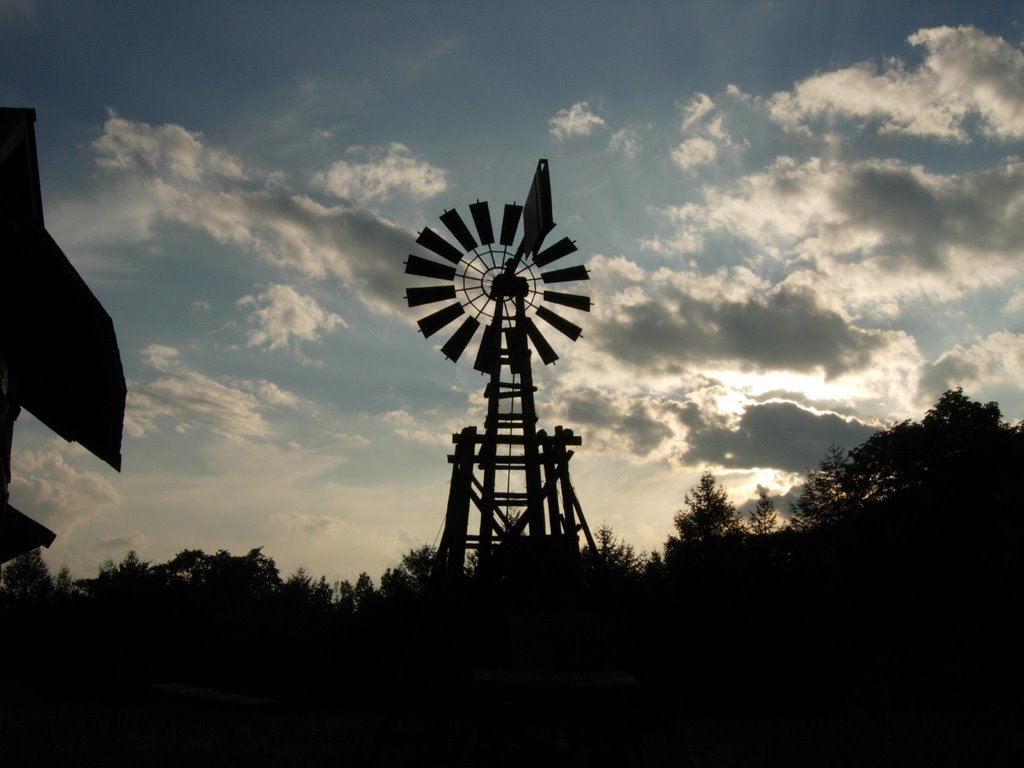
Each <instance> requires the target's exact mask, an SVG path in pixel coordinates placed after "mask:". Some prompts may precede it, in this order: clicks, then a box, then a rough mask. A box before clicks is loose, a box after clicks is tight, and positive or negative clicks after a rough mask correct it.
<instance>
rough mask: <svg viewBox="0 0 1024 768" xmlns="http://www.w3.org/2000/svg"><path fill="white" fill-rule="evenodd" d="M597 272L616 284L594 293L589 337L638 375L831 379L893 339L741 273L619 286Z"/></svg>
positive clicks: (610, 267)
mask: <svg viewBox="0 0 1024 768" xmlns="http://www.w3.org/2000/svg"><path fill="white" fill-rule="evenodd" d="M603 271H607V272H608V273H613V272H616V271H617V272H618V274H619V277H618V279H613V280H608V281H603V282H602V284H599V285H598V288H599V289H600V290H601V291H602V295H601V297H600V300H599V301H598V302H597V310H596V311H595V313H594V321H595V327H594V329H593V333H592V335H591V338H593V339H596V341H594V342H593V343H594V344H595V345H597V347H598V348H599V349H601V350H602V351H604V352H605V353H607V354H609V355H611V356H612V357H614V358H615V359H616V360H619V361H621V362H624V363H627V364H629V365H631V366H633V367H635V368H637V369H644V370H647V371H683V370H685V369H687V368H692V367H695V366H701V365H709V364H716V365H735V366H739V367H740V368H741V369H755V370H761V371H767V370H778V369H783V370H793V371H813V370H822V371H824V372H825V374H826V375H827V376H837V375H840V374H843V373H846V372H849V371H852V370H855V369H859V368H862V367H864V366H866V365H867V364H868V363H869V362H870V361H871V359H872V357H873V355H874V354H875V353H876V352H880V351H881V350H883V349H884V348H885V347H886V346H887V345H888V344H889V343H890V342H891V341H892V339H891V336H892V335H893V334H890V333H883V332H880V331H872V330H864V329H860V328H857V327H856V326H854V325H852V324H851V323H849V322H848V321H847V320H846V319H845V318H843V317H842V316H841V315H839V314H838V313H836V312H834V311H832V310H829V309H827V308H823V307H821V306H820V305H819V304H818V303H817V302H816V300H815V298H814V296H813V295H812V294H810V293H809V292H806V291H795V290H789V289H787V288H786V287H784V286H783V287H774V288H770V287H768V286H767V284H766V283H765V282H764V281H762V280H760V279H758V278H756V277H755V276H754V275H753V274H752V273H751V272H750V271H749V270H745V269H743V268H739V269H735V270H732V271H725V270H722V271H719V272H718V273H716V274H715V275H712V276H709V277H705V276H702V275H700V274H698V273H696V272H692V273H691V272H674V271H671V270H669V269H664V268H663V269H659V270H655V271H654V272H652V273H641V275H640V276H639V277H638V278H634V279H633V280H627V279H626V278H625V274H626V272H625V271H624V270H621V269H619V270H616V268H615V265H614V264H612V263H610V262H609V261H608V260H605V259H604V258H603V257H599V258H598V259H595V261H594V272H595V273H597V274H600V273H602V272H603ZM605 291H610V292H609V293H604V292H605Z"/></svg>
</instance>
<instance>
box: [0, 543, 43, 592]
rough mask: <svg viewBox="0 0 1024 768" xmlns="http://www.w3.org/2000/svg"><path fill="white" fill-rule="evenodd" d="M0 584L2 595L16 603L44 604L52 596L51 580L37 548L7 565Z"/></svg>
mask: <svg viewBox="0 0 1024 768" xmlns="http://www.w3.org/2000/svg"><path fill="white" fill-rule="evenodd" d="M2 583H3V593H4V595H5V596H6V597H8V598H9V599H10V600H12V601H13V602H16V603H23V604H24V603H34V604H39V603H45V602H46V601H47V600H49V599H50V597H52V596H53V578H52V577H51V576H50V569H49V568H48V567H47V566H46V561H45V560H43V556H42V554H41V553H40V551H39V548H38V547H37V548H36V549H30V550H29V551H28V552H23V553H22V554H20V555H18V556H17V557H16V558H14V559H13V560H11V561H10V562H9V563H7V565H5V566H4V569H3V577H2Z"/></svg>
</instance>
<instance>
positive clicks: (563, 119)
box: [548, 101, 604, 141]
mask: <svg viewBox="0 0 1024 768" xmlns="http://www.w3.org/2000/svg"><path fill="white" fill-rule="evenodd" d="M548 125H550V126H551V127H550V128H549V129H548V130H549V133H550V134H551V136H552V137H554V139H555V140H556V141H565V140H566V139H569V138H573V137H574V136H589V135H590V134H591V133H593V132H594V130H595V129H596V128H601V127H603V126H604V120H603V119H602V118H600V117H598V116H597V115H595V114H594V113H593V112H591V111H590V106H589V105H588V104H587V102H585V101H578V102H576V103H575V104H573V105H572V106H571V107H568V108H567V109H560V110H558V112H557V113H556V114H555V116H554V117H552V118H551V119H550V120H548Z"/></svg>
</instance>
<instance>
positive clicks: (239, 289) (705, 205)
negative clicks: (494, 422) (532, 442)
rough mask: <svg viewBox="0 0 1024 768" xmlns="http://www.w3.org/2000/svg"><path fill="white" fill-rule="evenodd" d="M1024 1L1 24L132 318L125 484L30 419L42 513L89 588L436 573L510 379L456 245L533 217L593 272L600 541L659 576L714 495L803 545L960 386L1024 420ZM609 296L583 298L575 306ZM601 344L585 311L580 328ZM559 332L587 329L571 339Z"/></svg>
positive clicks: (138, 8) (576, 468)
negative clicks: (779, 519)
mask: <svg viewBox="0 0 1024 768" xmlns="http://www.w3.org/2000/svg"><path fill="white" fill-rule="evenodd" d="M1021 21H1024V5H1022V3H1020V2H1007V1H1006V0H1002V1H1001V2H978V0H973V1H972V2H941V1H936V0H929V1H928V2H901V3H892V2H884V3H882V2H833V3H818V2H800V1H796V0H793V1H786V0H780V1H778V2H746V1H743V0H734V1H731V2H673V3H667V2H666V3H635V4H629V5H628V6H627V5H626V4H622V3H609V2H605V3H602V2H586V3H583V2H578V3H577V2H545V3H530V2H522V3H516V4H508V3H491V2H472V3H461V2H448V3H444V2H441V3H421V2H410V3H403V2H391V3H379V4H378V3H348V2H342V3H319V2H311V3H304V4H283V3H265V2H258V1H254V2H250V3H247V4H245V10H244V12H243V11H241V10H240V7H239V6H238V4H233V3H220V2H210V0H206V1H205V2H203V3H192V2H177V3H133V4H125V3H113V2H57V1H53V2H51V1H48V0H37V1H36V2H32V1H28V0H22V1H20V2H19V1H17V0H15V1H14V2H12V0H0V105H3V106H10V107H32V108H34V109H35V110H36V113H37V123H36V135H37V140H38V150H39V165H40V176H41V184H42V192H43V201H44V211H45V216H46V224H47V228H48V229H49V231H50V232H51V233H52V234H53V235H54V237H55V239H56V240H57V242H58V243H60V245H61V247H62V248H63V250H64V252H65V253H66V254H67V256H68V258H69V259H70V260H71V262H72V263H73V264H74V265H75V267H76V268H77V269H78V270H79V272H80V273H81V274H82V276H83V277H84V278H85V280H86V282H87V283H88V284H89V285H90V287H91V288H92V290H93V292H94V293H95V294H96V296H97V297H98V298H99V299H100V301H101V302H102V303H103V305H104V306H105V307H106V309H107V311H108V312H109V313H110V315H111V317H112V318H113V320H114V325H115V328H116V330H117V334H118V341H119V345H120V349H121V357H122V361H123V364H124V370H125V376H126V379H127V382H128V404H127V412H126V416H125V427H124V444H123V471H122V472H121V473H120V474H118V473H117V472H115V471H114V470H112V469H110V468H109V467H108V466H107V465H105V464H103V463H102V462H101V461H99V460H98V459H96V458H95V457H94V456H92V455H91V454H89V453H88V452H86V451H85V450H84V449H82V448H81V447H79V446H77V445H74V444H70V443H67V442H65V441H64V440H63V439H61V438H59V437H57V436H56V435H54V434H53V433H51V432H49V431H48V430H47V429H46V428H45V427H43V426H42V425H40V424H39V423H38V422H36V421H35V420H34V419H33V418H32V417H31V415H29V414H23V415H22V416H21V417H20V418H19V421H18V423H17V427H16V432H15V451H14V457H13V471H14V477H13V480H12V484H11V502H12V503H13V504H14V505H15V506H17V507H18V508H19V509H21V510H22V511H23V512H25V513H26V514H29V515H30V516H32V517H34V518H36V519H37V520H39V521H40V522H43V523H44V524H46V525H47V526H49V527H50V528H51V529H53V530H54V531H55V532H56V533H57V540H56V541H55V543H54V544H53V546H52V547H51V548H50V549H49V550H48V551H47V552H45V555H44V556H45V558H46V560H47V561H48V562H49V563H50V565H51V567H53V568H57V567H59V566H60V565H67V566H68V567H69V568H70V569H71V570H72V573H73V574H75V575H76V576H91V575H94V574H95V573H96V569H97V568H98V566H99V564H100V563H101V562H102V561H104V560H105V559H107V558H113V559H114V560H119V559H120V558H121V557H122V556H123V555H124V554H125V553H126V552H127V551H128V550H129V549H134V550H136V551H137V552H138V553H139V555H140V556H141V557H142V558H143V559H145V560H149V561H151V562H163V561H165V560H167V559H169V558H171V557H172V556H173V555H174V554H176V553H177V552H179V551H180V550H182V549H185V548H200V549H203V550H205V551H207V552H214V551H217V550H219V549H226V550H228V551H230V552H232V553H234V554H243V553H245V552H247V551H249V550H250V549H252V548H254V547H263V548H264V549H263V551H264V552H265V553H266V554H268V555H270V556H271V557H273V558H274V559H275V561H276V562H277V564H278V566H279V567H280V569H281V571H282V573H283V574H284V575H287V574H289V573H291V572H293V571H294V570H295V569H296V568H298V567H299V566H303V567H304V568H306V570H307V571H308V572H310V573H312V574H314V575H317V576H318V575H325V576H326V577H327V578H328V579H329V580H331V581H335V580H338V579H343V578H348V579H353V578H354V577H355V576H356V575H357V574H358V573H359V572H361V571H366V572H368V573H370V574H371V575H372V576H374V577H377V576H379V574H380V573H381V572H383V570H384V569H385V568H386V567H388V566H391V565H394V564H395V563H397V561H398V558H399V557H400V556H401V554H402V553H404V552H406V551H408V550H409V549H410V548H412V547H416V546H419V545H421V544H424V543H435V542H436V540H437V537H438V534H439V532H440V529H441V525H442V523H443V517H444V509H445V503H446V499H447V493H448V479H449V472H450V468H449V465H448V463H447V459H446V457H447V454H448V452H449V451H450V450H451V435H452V433H453V432H457V431H459V430H460V429H461V428H462V427H464V426H469V425H481V424H482V420H483V406H484V400H483V387H484V384H485V382H484V380H483V379H482V378H481V376H480V374H478V373H476V372H475V371H473V370H472V365H471V361H466V360H463V361H460V362H459V363H458V364H455V365H453V364H452V363H451V362H449V361H447V360H445V359H444V357H443V356H442V355H441V354H440V352H439V349H440V346H441V345H442V344H443V343H444V340H445V338H446V334H439V335H437V336H434V337H431V338H429V339H424V338H423V336H422V335H421V334H420V333H419V332H418V330H417V327H416V324H415V321H416V320H417V319H418V318H420V317H422V316H423V314H424V312H423V311H422V308H420V309H417V310H410V309H409V308H408V307H406V304H405V301H404V300H403V296H404V290H405V288H406V286H407V285H408V281H407V279H406V276H405V275H404V274H403V270H404V266H403V262H404V261H405V260H406V258H407V256H408V254H410V253H420V254H423V253H424V252H423V251H422V250H417V248H418V247H417V246H415V245H414V243H413V241H414V240H415V238H416V235H417V233H418V232H419V231H420V230H421V229H422V228H423V227H425V226H429V227H431V228H433V229H437V230H440V231H444V230H443V227H442V225H441V224H440V222H439V221H438V216H440V215H441V214H442V213H443V212H444V211H445V210H447V209H450V208H457V209H459V210H460V212H461V213H462V214H463V216H464V217H466V218H467V220H468V204H469V203H472V202H474V201H476V200H478V199H479V200H487V201H489V202H490V203H491V206H492V213H493V212H494V211H495V210H496V209H497V207H498V206H500V205H501V204H502V203H506V202H512V201H518V202H522V201H523V200H524V199H525V196H526V193H527V190H528V189H529V185H530V182H531V180H532V177H533V172H534V169H535V167H536V164H537V161H538V159H540V158H544V159H547V160H548V162H549V167H550V174H551V187H552V199H553V212H554V220H555V222H556V224H557V226H556V228H555V230H554V233H553V234H552V237H556V236H557V237H559V238H560V237H563V236H569V237H571V238H572V239H573V240H575V242H576V245H577V247H578V249H579V257H580V260H581V261H580V263H586V264H587V266H588V268H589V269H590V271H591V280H590V281H589V285H588V288H589V293H590V296H591V297H592V299H593V311H592V312H591V313H589V314H588V315H583V314H582V313H577V314H576V315H573V317H572V319H573V320H574V321H575V322H578V323H579V325H581V326H582V327H583V329H584V331H583V335H582V337H581V338H580V339H579V340H578V341H577V342H576V343H575V344H573V343H571V342H569V340H568V339H565V338H552V339H551V341H552V343H553V344H554V345H555V346H556V348H557V350H558V353H559V355H560V359H559V361H558V362H557V363H556V364H555V365H554V366H548V367H544V368H543V370H541V369H540V366H538V368H537V369H536V370H535V373H534V375H535V379H536V384H537V385H538V386H539V388H540V390H539V392H538V410H539V412H540V422H541V423H540V426H541V427H546V428H547V429H548V430H551V429H552V428H553V427H554V426H555V425H564V426H566V427H570V428H572V429H574V430H575V431H576V432H577V433H578V434H580V435H582V437H583V445H582V447H580V448H579V449H577V452H576V455H575V457H574V458H573V462H572V465H571V471H572V478H573V484H574V486H575V488H576V491H577V494H578V496H579V499H580V502H581V504H582V507H583V510H584V514H585V515H586V517H587V519H588V521H589V522H590V525H591V527H596V526H598V525H600V524H601V523H607V524H608V525H610V526H611V527H612V528H613V530H614V531H615V533H616V534H617V535H619V536H622V537H624V538H626V539H627V540H628V541H630V542H631V543H633V544H634V545H635V546H636V547H637V548H639V549H644V550H653V549H658V548H660V547H661V546H662V544H663V543H664V541H665V539H666V537H667V536H668V535H669V533H670V532H671V530H672V517H673V514H674V513H675V512H676V511H677V510H679V509H680V507H682V506H683V497H684V495H685V493H686V491H687V490H688V489H689V488H690V487H692V486H693V485H694V484H695V482H696V480H697V478H698V477H699V475H700V473H701V472H702V471H704V470H711V471H712V472H714V474H715V475H716V477H718V478H719V480H720V481H721V482H722V483H723V485H724V486H725V487H726V488H727V490H728V492H729V495H730V498H731V499H732V501H733V502H734V503H735V504H736V505H737V506H738V507H740V508H741V509H743V508H745V506H744V505H749V503H750V501H751V500H752V499H753V498H755V497H756V494H757V491H758V488H759V487H760V488H764V489H767V490H768V492H769V493H770V494H771V496H772V497H774V498H775V500H776V505H777V507H778V508H779V510H780V511H781V512H783V513H785V512H786V510H787V509H788V503H789V501H790V500H792V499H793V498H794V494H796V493H798V490H799V485H800V483H801V482H802V479H803V478H804V476H805V475H806V473H807V471H808V470H809V469H811V468H813V467H815V466H816V465H817V463H818V462H819V461H820V460H821V459H822V458H824V455H825V453H826V450H827V449H828V447H829V445H830V444H833V443H835V444H838V445H840V446H842V447H843V448H845V449H847V450H848V449H850V448H853V447H855V446H857V445H858V444H860V443H861V442H863V441H864V440H865V439H866V438H867V437H868V436H869V435H870V434H872V432H873V431H875V430H877V429H880V428H884V427H885V426H887V425H890V424H892V423H894V422H895V421H899V420H902V419H915V420H919V419H920V418H921V417H922V416H923V414H924V412H925V411H926V410H927V409H928V408H929V407H930V406H931V405H932V404H934V403H935V402H936V400H937V399H938V397H939V396H940V395H941V394H942V392H944V391H945V390H947V389H950V388H955V387H958V386H962V387H963V389H964V391H965V393H966V394H968V395H969V396H970V397H972V398H973V399H976V400H980V401H983V402H988V401H991V400H995V401H997V402H998V403H999V404H1000V406H1001V408H1002V411H1003V415H1004V418H1006V419H1007V420H1009V421H1012V422H1016V421H1018V420H1020V419H1022V418H1024V259H1022V246H1024V161H1022V160H1021V153H1022V150H1024V53H1022V35H1024V29H1022V27H1021V24H1020V22H1021ZM574 287H575V286H574ZM573 312H574V310H566V313H567V314H571V313H573ZM555 336H557V334H555Z"/></svg>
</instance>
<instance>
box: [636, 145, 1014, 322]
mask: <svg viewBox="0 0 1024 768" xmlns="http://www.w3.org/2000/svg"><path fill="white" fill-rule="evenodd" d="M702 195H703V200H701V201H700V202H691V203H686V204H684V205H681V206H676V207H671V208H667V209H665V210H664V211H663V213H664V215H665V217H666V218H667V219H668V221H670V222H671V224H672V226H673V228H674V232H673V233H672V234H671V235H670V236H669V237H660V236H656V237H652V238H648V239H646V240H644V241H643V242H642V245H643V246H644V247H645V248H648V249H650V250H653V251H655V252H659V253H664V254H705V253H706V254H707V255H709V256H712V257H715V256H720V253H719V251H720V249H722V248H725V247H729V248H730V250H731V251H732V252H733V253H749V254H752V255H753V258H752V260H751V261H750V263H751V265H752V266H755V267H758V268H759V269H760V268H762V266H763V264H762V262H763V261H764V260H766V259H769V260H773V261H775V262H778V263H780V264H781V265H783V266H784V267H785V268H786V270H787V272H788V277H787V278H786V282H787V284H788V285H790V286H791V287H793V288H798V287H800V288H807V289H811V290H812V291H813V292H814V293H815V295H817V296H818V298H819V300H820V301H822V302H824V303H825V304H827V305H828V306H832V307H834V308H835V309H836V310H837V311H850V312H859V311H864V310H871V311H874V312H881V313H882V314H889V315H894V314H898V312H899V311H900V302H901V301H903V300H906V299H917V298H920V297H922V296H927V297H929V298H931V299H935V300H943V301H948V300H951V299H955V298H959V297H961V296H963V295H964V294H965V293H966V292H967V291H969V290H971V289H972V288H977V287H980V286H984V285H996V284H1001V283H1005V282H1007V281H1012V280H1014V279H1015V276H1016V275H1017V270H1018V257H1017V254H1018V253H1019V252H1020V250H1021V249H1022V247H1024V221H1022V220H1021V218H1020V215H1019V211H1020V210H1021V209H1022V207H1024V163H1021V161H1019V160H1016V159H1009V160H1007V161H1005V162H1004V163H1002V164H1000V165H998V166H995V167H992V168H989V169H984V170H981V171H978V172H975V173H965V174H946V175H943V174H936V173H929V172H928V171H926V170H924V169H923V168H921V167H919V166H908V165H905V164H903V163H901V162H899V161H896V160H861V161H849V162H846V161H842V160H835V161H825V160H822V159H821V158H810V159H808V160H806V161H804V162H798V161H797V160H794V159H793V158H789V157H780V158H777V159H776V160H775V161H774V162H773V163H772V164H771V165H770V166H768V167H767V168H765V169H763V170H761V171H758V172H756V173H753V174H749V175H747V176H744V177H742V178H740V179H739V180H737V181H736V182H734V183H733V184H732V185H730V186H729V187H711V186H707V187H705V188H704V189H703V190H702ZM722 238H726V240H724V241H723V240H722Z"/></svg>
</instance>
